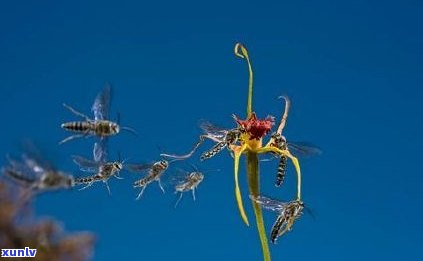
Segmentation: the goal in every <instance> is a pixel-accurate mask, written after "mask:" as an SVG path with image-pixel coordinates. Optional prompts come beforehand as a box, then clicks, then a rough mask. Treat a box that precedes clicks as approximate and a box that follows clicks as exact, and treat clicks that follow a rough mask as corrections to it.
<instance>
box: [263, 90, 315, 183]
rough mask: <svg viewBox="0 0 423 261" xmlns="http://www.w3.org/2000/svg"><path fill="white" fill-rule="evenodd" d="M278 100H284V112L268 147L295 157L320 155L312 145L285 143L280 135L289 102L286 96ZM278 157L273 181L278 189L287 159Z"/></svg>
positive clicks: (283, 176)
mask: <svg viewBox="0 0 423 261" xmlns="http://www.w3.org/2000/svg"><path fill="white" fill-rule="evenodd" d="M279 98H283V99H284V100H285V111H284V115H283V116H282V120H281V123H280V125H279V127H278V130H277V131H276V132H274V133H272V135H271V138H270V142H269V145H270V146H274V147H276V148H278V149H280V150H284V151H289V152H291V153H292V154H293V155H295V156H297V155H317V154H320V153H321V151H320V149H318V148H317V147H315V146H314V145H312V144H309V143H306V142H297V143H293V142H287V140H286V138H285V136H283V135H282V131H283V129H284V128H285V125H286V120H287V118H288V113H289V109H290V106H291V101H290V99H289V98H288V96H281V97H279ZM274 155H275V154H274ZM278 156H279V158H280V159H279V164H278V170H277V173H276V181H275V186H276V187H280V186H281V185H282V183H283V181H284V179H285V175H286V165H287V162H288V157H287V156H286V155H278Z"/></svg>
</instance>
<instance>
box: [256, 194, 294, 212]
mask: <svg viewBox="0 0 423 261" xmlns="http://www.w3.org/2000/svg"><path fill="white" fill-rule="evenodd" d="M250 198H251V199H252V200H253V201H255V202H256V203H258V204H260V205H261V206H262V207H263V208H264V209H267V210H270V211H273V212H277V213H281V212H282V211H283V210H284V209H285V208H286V206H287V204H288V203H286V202H282V201H279V200H275V199H271V198H268V197H265V196H261V195H259V196H257V197H254V196H253V195H250Z"/></svg>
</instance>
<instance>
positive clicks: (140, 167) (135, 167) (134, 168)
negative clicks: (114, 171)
mask: <svg viewBox="0 0 423 261" xmlns="http://www.w3.org/2000/svg"><path fill="white" fill-rule="evenodd" d="M153 165H154V163H145V164H125V169H127V170H128V171H130V172H135V173H139V172H144V171H148V170H150V169H151V167H153Z"/></svg>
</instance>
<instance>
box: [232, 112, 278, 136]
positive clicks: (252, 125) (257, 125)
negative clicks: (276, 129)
mask: <svg viewBox="0 0 423 261" xmlns="http://www.w3.org/2000/svg"><path fill="white" fill-rule="evenodd" d="M234 119H235V121H236V123H238V125H239V126H241V127H242V128H243V129H244V130H245V131H246V132H247V133H248V134H249V135H250V140H252V139H257V140H259V139H261V138H262V137H263V136H265V135H266V134H267V133H269V131H270V130H271V129H272V126H273V125H274V124H275V119H274V118H273V117H272V116H267V117H266V119H264V120H260V119H257V116H256V114H255V113H254V112H253V113H251V115H250V117H249V118H248V119H247V120H240V119H239V118H238V117H237V116H236V115H234Z"/></svg>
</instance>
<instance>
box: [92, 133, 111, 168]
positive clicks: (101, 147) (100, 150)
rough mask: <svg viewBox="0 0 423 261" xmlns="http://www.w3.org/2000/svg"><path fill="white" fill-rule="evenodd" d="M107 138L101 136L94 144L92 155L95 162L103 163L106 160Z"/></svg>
mask: <svg viewBox="0 0 423 261" xmlns="http://www.w3.org/2000/svg"><path fill="white" fill-rule="evenodd" d="M107 141H108V139H107V138H102V139H101V140H100V141H98V142H96V143H95V144H94V149H93V156H94V161H95V162H100V163H105V162H106V161H107V155H108V150H107Z"/></svg>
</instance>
